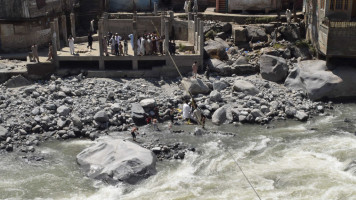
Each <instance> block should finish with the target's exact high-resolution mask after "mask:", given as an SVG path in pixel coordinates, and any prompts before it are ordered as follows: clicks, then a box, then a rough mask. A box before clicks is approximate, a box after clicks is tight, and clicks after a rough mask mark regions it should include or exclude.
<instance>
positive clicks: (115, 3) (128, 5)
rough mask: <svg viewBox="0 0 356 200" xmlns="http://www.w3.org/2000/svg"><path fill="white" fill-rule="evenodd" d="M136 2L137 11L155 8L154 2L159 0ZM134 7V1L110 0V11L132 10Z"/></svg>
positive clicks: (138, 0) (137, 0) (140, 0)
mask: <svg viewBox="0 0 356 200" xmlns="http://www.w3.org/2000/svg"><path fill="white" fill-rule="evenodd" d="M134 1H135V4H136V10H137V11H149V10H152V9H153V4H154V2H158V0H134ZM133 9H134V4H133V2H132V1H128V0H110V8H109V10H110V12H117V11H130V12H132V11H133Z"/></svg>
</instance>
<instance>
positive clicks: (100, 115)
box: [94, 110, 109, 123]
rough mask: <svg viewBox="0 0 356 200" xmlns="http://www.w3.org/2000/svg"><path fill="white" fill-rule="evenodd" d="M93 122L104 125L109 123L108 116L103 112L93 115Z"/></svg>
mask: <svg viewBox="0 0 356 200" xmlns="http://www.w3.org/2000/svg"><path fill="white" fill-rule="evenodd" d="M94 120H95V121H96V122H99V123H106V122H108V121H109V116H108V114H107V113H106V112H105V111H104V110H102V111H99V112H97V113H96V114H95V115H94Z"/></svg>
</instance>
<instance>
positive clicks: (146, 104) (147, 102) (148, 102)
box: [140, 99, 156, 108]
mask: <svg viewBox="0 0 356 200" xmlns="http://www.w3.org/2000/svg"><path fill="white" fill-rule="evenodd" d="M140 104H141V106H142V107H143V108H153V107H155V105H156V100H154V99H143V100H141V101H140Z"/></svg>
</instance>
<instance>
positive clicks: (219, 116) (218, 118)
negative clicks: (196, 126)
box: [211, 107, 227, 125]
mask: <svg viewBox="0 0 356 200" xmlns="http://www.w3.org/2000/svg"><path fill="white" fill-rule="evenodd" d="M226 119H227V118H226V108H225V107H221V108H219V109H217V110H216V111H215V112H214V114H213V116H212V118H211V120H212V122H213V124H216V125H221V124H223V123H224V122H225V121H226Z"/></svg>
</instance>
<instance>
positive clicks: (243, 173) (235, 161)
mask: <svg viewBox="0 0 356 200" xmlns="http://www.w3.org/2000/svg"><path fill="white" fill-rule="evenodd" d="M151 23H152V25H153V26H154V27H155V29H156V32H157V34H158V36H159V37H160V34H159V31H158V30H157V27H156V26H155V25H154V23H153V21H152V20H151ZM165 39H167V38H165ZM166 53H167V54H168V55H169V57H170V59H171V60H172V62H173V65H174V67H175V68H176V70H177V72H178V74H179V76H180V77H181V79H182V80H183V78H184V77H183V75H182V73H181V72H180V70H179V68H178V66H177V64H176V62H175V61H174V59H173V57H172V55H171V53H170V52H169V51H167V52H166ZM182 85H183V88H184V90H185V91H186V92H187V93H188V94H189V96H190V98H191V99H192V103H193V104H194V106H195V108H196V109H199V108H198V106H197V105H196V103H195V101H194V97H193V95H192V93H191V92H190V91H189V90H188V88H186V87H185V86H184V84H182ZM200 112H201V111H200ZM196 119H197V121H198V122H199V124H200V125H202V122H201V121H200V120H199V119H200V117H199V118H198V117H197V116H196ZM227 152H228V153H229V155H230V157H231V159H232V160H233V161H234V163H235V164H236V166H237V167H238V168H239V170H240V171H241V173H242V175H243V176H244V177H245V179H246V181H247V182H248V184H249V185H250V187H251V188H252V190H253V191H254V192H255V194H256V196H257V197H258V199H259V200H261V197H260V195H259V194H258V193H257V191H256V189H255V187H253V185H252V183H251V182H250V180H249V179H248V177H247V176H246V174H245V172H244V171H243V169H242V168H241V166H240V165H239V163H238V162H237V160H236V159H235V158H234V156H233V155H232V153H231V152H230V150H229V149H227Z"/></svg>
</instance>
